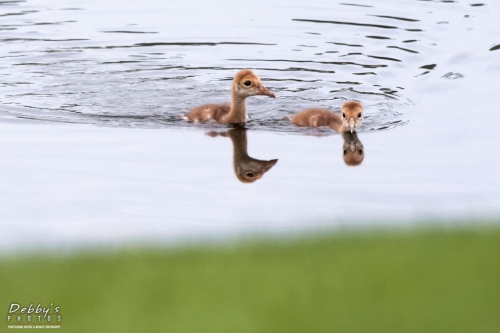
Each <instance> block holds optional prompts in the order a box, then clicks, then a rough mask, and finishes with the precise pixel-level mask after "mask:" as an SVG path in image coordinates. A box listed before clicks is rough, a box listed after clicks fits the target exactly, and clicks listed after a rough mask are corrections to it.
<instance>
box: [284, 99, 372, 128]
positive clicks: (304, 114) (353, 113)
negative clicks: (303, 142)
mask: <svg viewBox="0 0 500 333" xmlns="http://www.w3.org/2000/svg"><path fill="white" fill-rule="evenodd" d="M283 119H286V120H290V121H291V122H292V123H293V124H295V125H297V126H307V127H322V126H328V127H330V128H332V129H334V130H335V131H337V132H339V133H344V132H348V131H350V132H351V133H352V132H353V131H354V129H355V128H357V127H358V126H359V125H360V124H361V121H362V120H363V106H362V105H361V103H359V102H357V101H347V102H345V103H344V104H343V105H342V113H341V116H339V115H338V114H336V113H333V112H331V111H329V110H326V109H320V108H311V109H306V110H303V111H300V112H298V113H296V114H294V115H292V116H286V117H285V118H283Z"/></svg>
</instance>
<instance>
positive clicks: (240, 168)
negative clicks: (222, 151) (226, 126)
mask: <svg viewBox="0 0 500 333" xmlns="http://www.w3.org/2000/svg"><path fill="white" fill-rule="evenodd" d="M207 135H208V136H211V137H216V136H223V137H229V138H230V139H231V141H232V142H233V167H234V174H235V175H236V178H238V180H239V181H240V182H242V183H253V182H254V181H256V180H257V179H260V178H262V176H263V175H264V174H265V173H266V172H268V171H269V170H271V168H272V167H273V166H274V165H275V164H276V163H278V160H277V159H274V160H269V161H266V160H258V159H256V158H253V157H250V156H248V153H247V129H246V128H240V127H238V128H233V129H231V130H229V131H226V132H217V131H210V132H208V133H207Z"/></svg>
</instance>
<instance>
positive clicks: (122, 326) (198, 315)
mask: <svg viewBox="0 0 500 333" xmlns="http://www.w3.org/2000/svg"><path fill="white" fill-rule="evenodd" d="M12 302H16V303H21V304H23V305H29V304H30V303H35V304H36V303H38V302H42V303H43V304H46V305H48V303H50V302H54V303H56V304H57V305H60V306H61V314H62V316H63V321H62V324H61V327H62V328H61V330H63V331H66V332H152V331H154V332H176V333H177V332H178V333H183V332H240V333H243V332H252V333H254V332H287V333H290V332H301V333H302V332H357V333H359V332H419V333H420V332H427V333H428V332H440V333H443V332H453V333H457V332H499V331H500V230H499V229H498V228H497V229H488V230H482V231H471V230H465V231H464V230H461V231H453V232H451V231H429V232H409V233H401V234H387V233H386V234H372V235H359V234H347V235H340V236H323V237H321V238H309V239H297V240H290V241H275V242H273V241H265V242H254V243H251V242H250V243H245V244H241V245H237V246H231V247H229V246H225V247H215V248H214V247H202V248H189V249H181V250H179V249H177V250H172V249H170V250H126V251H123V252H120V253H113V254H95V253H93V254H79V255H74V256H70V257H57V258H54V257H43V256H37V257H29V258H7V259H5V258H4V259H0V309H1V311H2V315H4V314H5V315H7V311H8V308H9V305H10V304H11V303H12ZM6 327H7V324H6V323H5V325H4V324H2V325H0V331H2V330H3V329H6Z"/></svg>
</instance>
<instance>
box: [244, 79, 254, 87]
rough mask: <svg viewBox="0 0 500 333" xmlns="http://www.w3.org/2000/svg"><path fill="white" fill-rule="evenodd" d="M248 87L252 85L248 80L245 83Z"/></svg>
mask: <svg viewBox="0 0 500 333" xmlns="http://www.w3.org/2000/svg"><path fill="white" fill-rule="evenodd" d="M243 84H244V85H245V86H246V87H250V86H251V85H252V81H250V80H248V81H245V83H243Z"/></svg>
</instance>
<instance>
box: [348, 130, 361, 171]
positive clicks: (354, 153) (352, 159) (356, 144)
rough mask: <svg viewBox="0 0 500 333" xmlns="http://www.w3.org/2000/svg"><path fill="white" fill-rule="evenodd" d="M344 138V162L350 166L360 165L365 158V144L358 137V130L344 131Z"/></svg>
mask: <svg viewBox="0 0 500 333" xmlns="http://www.w3.org/2000/svg"><path fill="white" fill-rule="evenodd" d="M342 137H343V138H344V145H343V147H342V149H343V152H342V153H343V155H344V162H345V164H347V165H349V166H356V165H360V164H361V162H363V159H364V158H365V150H364V149H363V144H362V143H361V141H359V139H358V135H357V134H356V132H353V133H343V134H342Z"/></svg>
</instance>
